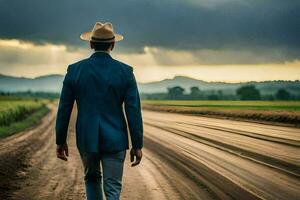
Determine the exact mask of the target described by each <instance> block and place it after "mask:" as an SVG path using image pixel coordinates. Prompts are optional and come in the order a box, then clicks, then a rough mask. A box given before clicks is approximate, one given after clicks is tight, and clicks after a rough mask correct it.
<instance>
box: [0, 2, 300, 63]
mask: <svg viewBox="0 0 300 200" xmlns="http://www.w3.org/2000/svg"><path fill="white" fill-rule="evenodd" d="M0 3H1V7H0V39H19V40H24V41H30V42H34V43H38V44H42V43H52V44H65V45H67V46H68V47H69V48H70V49H71V48H73V47H75V48H76V47H81V46H83V45H86V44H85V43H84V42H82V41H80V39H79V35H80V33H81V32H84V31H86V30H90V29H91V28H92V27H93V24H94V23H95V22H96V21H111V22H113V24H114V26H115V30H116V32H119V33H121V34H123V35H125V40H124V41H122V42H121V43H120V49H121V50H120V51H121V52H125V53H130V52H134V53H137V52H144V49H145V46H147V47H153V48H161V49H170V50H178V51H190V52H192V53H193V52H196V53H195V55H194V56H195V57H197V56H198V55H206V54H205V53H204V54H203V53H202V54H201V53H200V54H199V51H204V52H209V58H207V60H208V61H206V62H205V63H206V64H210V63H211V64H222V62H223V61H224V62H223V63H233V64H234V63H263V62H266V63H268V62H285V61H290V60H297V59H300V53H299V52H300V37H299V35H300V20H299V19H300V1H297V0H284V1H283V0H264V1H261V0H186V1H185V0H127V1H125V0H124V1H117V0H101V1H99V0H90V1H81V0H52V1H50V0H26V1H20V0H0ZM220 51H223V52H224V53H221V54H222V55H223V56H220V59H219V60H218V61H217V63H214V60H216V59H214V55H213V54H211V52H220ZM239 51H241V52H243V55H246V56H244V57H245V59H244V57H243V58H242V59H241V58H234V57H235V56H234V55H235V54H233V53H232V52H237V53H236V55H237V56H238V55H239V53H238V52H239ZM197 52H198V53H197ZM226 52H229V53H226ZM217 55H220V53H219V54H216V56H217ZM249 55H251V56H249ZM258 55H259V59H256V60H257V61H256V60H255V59H254V58H255V57H256V56H258ZM277 55H278V56H277ZM235 59H237V62H235ZM199 60H200V61H201V60H203V59H199ZM210 60H211V61H210ZM162 62H167V61H162Z"/></svg>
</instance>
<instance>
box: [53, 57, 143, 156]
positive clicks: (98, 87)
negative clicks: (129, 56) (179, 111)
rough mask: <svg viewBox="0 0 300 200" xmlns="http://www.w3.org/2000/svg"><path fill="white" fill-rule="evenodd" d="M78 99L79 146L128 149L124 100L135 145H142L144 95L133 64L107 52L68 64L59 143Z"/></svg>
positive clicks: (99, 149) (110, 149)
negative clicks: (140, 94)
mask: <svg viewBox="0 0 300 200" xmlns="http://www.w3.org/2000/svg"><path fill="white" fill-rule="evenodd" d="M74 100H76V103H77V107H78V115H77V121H76V141H77V147H78V149H79V150H84V151H88V152H99V151H100V152H117V151H121V150H125V149H128V148H129V146H128V134H127V126H126V121H125V117H124V114H123V107H122V105H123V102H124V103H125V111H126V115H127V119H128V124H129V128H130V133H131V139H132V144H133V147H134V148H141V147H142V132H143V130H142V129H143V126H142V117H141V111H140V99H139V95H138V90H137V85H136V81H135V78H134V75H133V69H132V67H130V66H128V65H126V64H124V63H121V62H119V61H117V60H114V59H113V58H112V57H111V56H110V55H109V54H108V53H106V52H95V53H94V54H93V55H92V56H91V57H90V58H88V59H84V60H82V61H79V62H77V63H74V64H72V65H70V66H69V67H68V72H67V74H66V77H65V80H64V85H63V90H62V94H61V101H60V105H59V110H61V112H58V116H57V123H56V133H57V136H58V137H57V143H58V144H60V143H63V142H65V135H66V133H65V132H66V129H67V124H66V122H68V121H69V115H68V113H69V112H70V109H72V108H71V105H70V104H71V102H72V101H74Z"/></svg>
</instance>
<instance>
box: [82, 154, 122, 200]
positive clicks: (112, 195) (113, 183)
mask: <svg viewBox="0 0 300 200" xmlns="http://www.w3.org/2000/svg"><path fill="white" fill-rule="evenodd" d="M80 156H81V160H82V162H83V166H84V181H85V190H86V196H87V200H102V199H103V196H102V174H103V189H104V194H105V197H106V199H107V200H118V199H119V198H120V193H121V189H122V176H123V166H124V160H125V156H126V150H124V151H120V152H117V153H103V154H102V153H87V152H80ZM100 163H101V166H102V173H101V170H100Z"/></svg>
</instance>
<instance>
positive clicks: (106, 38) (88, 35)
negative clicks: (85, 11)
mask: <svg viewBox="0 0 300 200" xmlns="http://www.w3.org/2000/svg"><path fill="white" fill-rule="evenodd" d="M80 39H82V40H85V41H92V42H118V41H121V40H123V36H122V35H120V34H117V33H114V29H113V25H112V24H111V23H110V22H106V23H101V22H96V24H95V25H94V28H93V30H92V31H89V32H84V33H82V34H81V35H80Z"/></svg>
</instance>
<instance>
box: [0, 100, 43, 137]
mask: <svg viewBox="0 0 300 200" xmlns="http://www.w3.org/2000/svg"><path fill="white" fill-rule="evenodd" d="M48 112H49V108H48V107H47V106H45V105H43V106H41V107H40V108H39V109H37V110H36V111H35V112H33V113H32V114H30V115H29V116H27V117H26V118H24V119H23V120H21V121H17V122H14V123H11V124H10V125H8V126H0V137H6V136H9V135H12V134H14V133H16V132H19V131H22V130H24V129H26V128H28V127H30V126H33V125H35V124H37V123H38V122H39V121H40V120H41V118H42V117H43V116H45V115H46V114H47V113H48Z"/></svg>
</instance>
